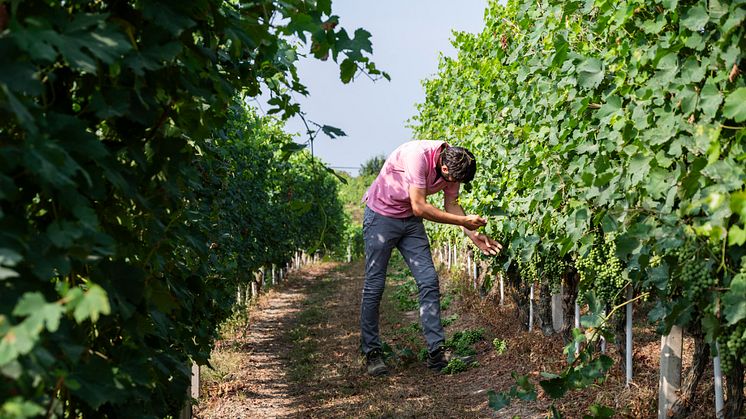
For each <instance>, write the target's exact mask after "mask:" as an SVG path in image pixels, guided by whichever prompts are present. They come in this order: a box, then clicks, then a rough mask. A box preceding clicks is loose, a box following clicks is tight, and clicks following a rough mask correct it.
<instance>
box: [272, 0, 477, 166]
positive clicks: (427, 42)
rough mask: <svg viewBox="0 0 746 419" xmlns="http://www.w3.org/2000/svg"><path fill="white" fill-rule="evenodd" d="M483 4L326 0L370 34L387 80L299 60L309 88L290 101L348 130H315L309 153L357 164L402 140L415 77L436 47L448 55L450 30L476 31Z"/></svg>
mask: <svg viewBox="0 0 746 419" xmlns="http://www.w3.org/2000/svg"><path fill="white" fill-rule="evenodd" d="M486 6H487V0H462V1H458V2H456V1H446V0H427V1H425V0H398V1H394V0H378V1H365V2H364V1H359V0H357V1H356V0H337V1H334V2H333V3H332V8H333V10H334V13H335V14H336V15H338V16H339V17H340V24H341V25H342V26H343V27H345V28H346V29H347V31H348V32H349V33H350V34H352V33H353V32H354V31H355V29H357V28H360V27H362V28H364V29H366V30H367V31H369V32H370V33H371V34H372V41H373V61H375V63H376V65H377V66H378V67H379V68H380V69H383V70H385V71H387V72H388V73H389V74H390V75H391V81H390V82H388V81H386V80H380V81H377V82H375V83H374V82H372V81H371V80H370V79H368V78H367V77H365V76H358V77H357V78H356V80H355V81H354V82H352V83H350V84H347V85H345V84H342V82H341V81H339V71H338V69H337V68H336V64H335V63H333V62H331V60H330V61H328V62H321V61H318V60H314V59H311V58H308V59H302V61H301V62H300V63H299V73H300V78H301V80H302V81H303V82H304V83H305V84H306V86H307V87H308V89H309V91H310V95H309V96H308V97H303V96H300V95H298V96H296V100H298V101H299V102H300V104H301V107H302V109H303V110H304V111H305V112H306V114H307V119H310V120H312V121H315V122H318V123H321V124H327V125H333V126H335V127H338V128H341V129H342V130H344V131H345V132H346V133H347V135H348V136H347V137H342V138H338V139H334V140H332V139H329V138H328V137H326V136H324V135H323V134H319V136H318V137H317V140H316V141H315V142H314V151H315V154H316V155H317V156H319V157H321V158H322V159H323V160H324V161H326V162H327V164H329V165H330V166H332V167H354V168H357V167H359V166H360V165H361V164H362V163H363V162H364V161H365V160H367V159H369V158H370V157H373V156H375V155H379V154H384V155H387V154H388V153H390V152H391V151H393V150H394V149H395V148H396V147H397V146H398V145H399V144H401V143H403V142H406V141H408V140H410V139H411V138H412V133H411V130H410V129H408V128H407V127H406V125H407V122H406V121H407V120H408V119H409V118H411V117H412V116H414V115H415V113H416V108H415V104H416V103H419V102H422V100H423V98H424V90H423V88H422V85H421V80H423V79H425V78H430V77H432V76H434V75H435V74H436V72H437V69H438V57H439V54H441V53H443V54H445V55H448V56H454V55H455V50H454V49H453V47H452V46H451V44H450V41H449V39H450V38H451V37H452V35H451V31H452V30H458V31H467V32H480V31H481V30H482V28H483V19H482V18H483V15H484V9H485V8H486ZM263 108H264V109H265V110H266V109H267V106H266V105H263ZM286 130H287V131H288V132H305V128H304V127H303V125H302V122H301V121H300V119H297V118H293V119H291V120H290V121H288V123H287V126H286ZM299 141H300V139H299ZM347 171H348V172H352V173H353V174H356V173H357V171H356V170H347Z"/></svg>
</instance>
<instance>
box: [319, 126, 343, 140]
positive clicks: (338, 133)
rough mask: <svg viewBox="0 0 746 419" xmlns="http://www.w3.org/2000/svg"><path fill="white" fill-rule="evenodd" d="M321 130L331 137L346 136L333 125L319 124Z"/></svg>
mask: <svg viewBox="0 0 746 419" xmlns="http://www.w3.org/2000/svg"><path fill="white" fill-rule="evenodd" d="M321 131H323V132H324V134H326V135H327V136H329V138H331V139H335V138H337V137H346V136H347V134H346V133H345V132H344V131H342V130H341V129H339V128H337V127H333V126H331V125H322V126H321Z"/></svg>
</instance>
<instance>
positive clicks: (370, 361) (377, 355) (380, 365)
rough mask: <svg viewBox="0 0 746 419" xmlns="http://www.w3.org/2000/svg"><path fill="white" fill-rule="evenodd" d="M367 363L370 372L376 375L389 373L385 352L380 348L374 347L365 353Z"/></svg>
mask: <svg viewBox="0 0 746 419" xmlns="http://www.w3.org/2000/svg"><path fill="white" fill-rule="evenodd" d="M365 363H366V365H367V366H368V374H370V375H372V376H374V377H378V376H380V375H386V374H388V373H389V369H388V367H386V363H384V362H383V352H381V350H380V349H373V350H372V351H370V352H368V353H367V354H365Z"/></svg>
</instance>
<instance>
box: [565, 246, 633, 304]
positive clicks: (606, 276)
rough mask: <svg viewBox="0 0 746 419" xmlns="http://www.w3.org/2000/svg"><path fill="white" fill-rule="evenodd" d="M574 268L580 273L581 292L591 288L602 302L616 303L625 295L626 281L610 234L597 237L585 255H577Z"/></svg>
mask: <svg viewBox="0 0 746 419" xmlns="http://www.w3.org/2000/svg"><path fill="white" fill-rule="evenodd" d="M575 268H576V269H577V270H578V273H579V274H580V284H579V286H578V288H579V290H580V292H581V293H585V292H587V291H590V290H592V291H593V292H594V293H595V294H596V296H597V297H598V298H599V299H600V300H601V301H602V302H603V303H604V304H616V303H618V302H619V301H620V300H622V299H623V298H624V297H625V296H624V295H623V294H622V291H623V290H624V287H625V286H626V285H627V281H625V279H624V277H623V276H622V264H621V262H620V261H619V259H618V258H617V257H616V244H615V243H614V240H613V239H612V238H611V236H604V237H602V238H597V240H596V241H595V242H594V243H593V246H592V247H591V249H590V250H589V251H588V253H587V254H586V255H579V256H578V258H577V260H576V261H575Z"/></svg>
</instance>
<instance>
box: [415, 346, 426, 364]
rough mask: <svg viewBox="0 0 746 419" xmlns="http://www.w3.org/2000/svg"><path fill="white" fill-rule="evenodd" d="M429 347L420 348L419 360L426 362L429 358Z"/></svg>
mask: <svg viewBox="0 0 746 419" xmlns="http://www.w3.org/2000/svg"><path fill="white" fill-rule="evenodd" d="M427 353H428V352H427V348H422V349H420V352H419V353H418V354H417V360H418V361H420V362H425V361H426V360H427Z"/></svg>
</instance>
